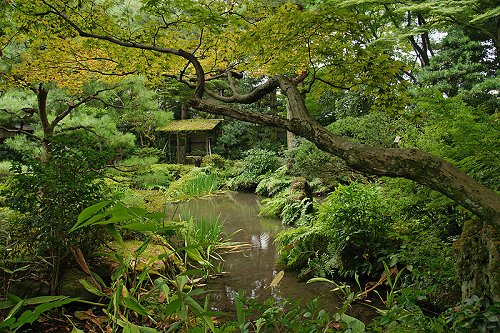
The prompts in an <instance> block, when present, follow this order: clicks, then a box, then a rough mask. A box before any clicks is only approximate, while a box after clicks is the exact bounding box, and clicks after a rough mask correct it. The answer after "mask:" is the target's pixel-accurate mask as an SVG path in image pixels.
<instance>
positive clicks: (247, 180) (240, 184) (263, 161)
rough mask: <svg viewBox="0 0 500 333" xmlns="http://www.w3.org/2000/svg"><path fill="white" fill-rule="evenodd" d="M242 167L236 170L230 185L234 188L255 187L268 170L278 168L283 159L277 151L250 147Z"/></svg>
mask: <svg viewBox="0 0 500 333" xmlns="http://www.w3.org/2000/svg"><path fill="white" fill-rule="evenodd" d="M245 155H246V156H245V158H244V159H243V163H242V165H241V169H239V170H235V171H234V172H235V173H236V174H237V175H236V177H234V178H233V179H232V180H230V182H229V183H228V186H229V187H230V188H232V189H235V190H236V189H239V190H241V189H253V188H255V187H256V186H257V184H258V183H259V182H260V180H261V179H262V176H263V175H265V174H266V173H268V172H273V171H275V170H276V169H278V168H279V167H280V166H281V164H282V160H281V159H280V158H279V157H278V156H277V155H276V153H275V152H272V151H269V150H263V149H250V150H248V151H247V152H246V153H245Z"/></svg>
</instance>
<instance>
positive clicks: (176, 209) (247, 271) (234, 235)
mask: <svg viewBox="0 0 500 333" xmlns="http://www.w3.org/2000/svg"><path fill="white" fill-rule="evenodd" d="M261 199H262V198H261V197H259V196H256V195H254V194H250V193H240V192H226V193H225V194H223V195H218V196H213V197H207V198H201V199H196V200H190V201H188V202H182V203H180V204H178V206H177V204H176V205H171V207H169V208H168V211H169V212H170V214H177V215H182V216H184V215H187V214H189V215H190V216H193V217H197V218H202V219H207V220H213V218H214V217H217V216H218V217H219V218H220V220H221V221H222V222H223V225H224V232H225V233H226V234H227V235H231V240H232V241H237V242H244V243H249V244H251V245H252V247H251V248H250V249H249V250H245V251H242V252H237V253H230V254H226V255H224V256H223V258H224V260H225V262H224V263H223V270H224V271H225V272H227V274H224V275H223V276H222V277H220V278H217V279H214V280H213V281H211V282H209V285H208V286H207V288H208V289H210V290H211V300H212V304H213V307H214V310H220V311H224V312H232V311H233V310H234V305H233V303H232V300H233V298H234V295H235V293H237V292H238V291H240V290H242V291H244V292H245V295H246V296H247V297H252V298H257V299H259V300H264V299H267V298H269V297H273V298H274V299H276V300H281V299H285V298H287V299H295V300H299V301H303V302H307V300H310V299H312V298H315V297H320V298H321V300H322V301H321V304H322V306H323V308H325V309H328V310H330V311H335V310H336V309H338V308H339V307H340V306H341V304H342V301H341V300H340V299H339V297H338V296H337V295H335V294H334V293H332V292H331V291H330V289H331V285H328V284H318V283H315V284H310V285H308V284H306V283H305V282H303V281H299V279H298V277H297V274H296V273H293V272H286V273H285V276H284V277H283V279H282V280H281V282H280V283H279V284H278V285H277V286H276V287H269V285H270V283H271V281H272V280H273V278H274V277H275V276H276V274H277V273H278V272H279V271H280V268H278V267H276V265H275V261H276V258H277V254H276V247H275V245H274V243H273V241H274V237H275V235H276V234H277V233H278V232H279V231H280V230H283V229H284V227H283V225H282V224H281V221H280V220H278V219H271V218H264V217H260V216H259V209H260V206H261V203H260V201H261ZM359 310H363V309H359ZM358 312H359V311H357V310H356V309H354V311H353V312H351V313H352V315H355V316H356V315H357V316H358V318H359V316H360V317H364V315H363V314H361V313H358ZM361 312H364V311H361ZM360 319H362V318H360Z"/></svg>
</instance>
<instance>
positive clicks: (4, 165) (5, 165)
mask: <svg viewBox="0 0 500 333" xmlns="http://www.w3.org/2000/svg"><path fill="white" fill-rule="evenodd" d="M11 167H12V162H10V161H0V178H3V177H5V176H8V175H10V168H11Z"/></svg>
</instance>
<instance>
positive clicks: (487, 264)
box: [453, 219, 500, 302]
mask: <svg viewBox="0 0 500 333" xmlns="http://www.w3.org/2000/svg"><path fill="white" fill-rule="evenodd" d="M499 246H500V232H499V231H498V230H496V229H495V228H494V227H493V226H491V225H489V224H486V223H484V222H483V221H480V220H477V219H474V220H471V221H468V222H466V223H465V225H464V229H463V231H462V234H461V235H460V238H459V239H458V240H457V241H456V242H455V244H454V246H453V247H454V250H455V255H456V257H457V265H456V270H457V280H458V282H459V283H460V284H461V287H462V299H467V298H470V297H471V296H472V295H477V296H479V297H488V298H489V299H491V300H492V301H494V302H499V301H500V253H499V252H500V247H499Z"/></svg>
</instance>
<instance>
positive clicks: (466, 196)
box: [2, 0, 500, 229]
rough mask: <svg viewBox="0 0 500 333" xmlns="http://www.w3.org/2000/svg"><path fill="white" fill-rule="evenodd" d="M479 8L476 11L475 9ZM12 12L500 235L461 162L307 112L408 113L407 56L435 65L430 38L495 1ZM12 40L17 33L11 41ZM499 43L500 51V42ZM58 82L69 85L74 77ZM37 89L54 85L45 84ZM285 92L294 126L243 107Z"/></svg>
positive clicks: (90, 4) (198, 4)
mask: <svg viewBox="0 0 500 333" xmlns="http://www.w3.org/2000/svg"><path fill="white" fill-rule="evenodd" d="M472 3H473V4H476V5H477V6H475V7H474V8H475V9H477V10H476V11H471V10H469V5H470V4H472ZM11 4H12V6H13V7H12V8H14V9H15V10H14V11H13V13H14V14H15V16H14V17H15V18H16V17H17V19H18V20H19V21H22V22H23V24H21V26H23V28H19V31H23V33H24V30H27V31H29V33H28V34H26V35H27V36H30V34H31V36H32V38H33V39H34V40H39V39H38V38H39V37H38V36H39V35H43V36H45V38H43V39H42V40H41V42H40V43H41V44H43V45H47V46H49V45H51V43H55V41H59V42H60V43H62V44H60V45H63V47H59V48H58V50H59V51H60V52H61V53H60V55H59V56H62V55H66V56H68V55H70V54H73V55H74V54H75V53H73V52H71V45H73V44H72V43H77V44H78V45H80V46H82V49H81V50H79V51H78V52H76V53H77V54H78V55H79V56H85V54H87V53H88V52H104V53H105V58H106V59H109V61H106V63H107V64H108V66H110V67H108V68H106V70H109V71H110V72H113V73H129V72H138V73H141V74H144V75H147V76H148V77H150V78H151V80H152V81H153V82H155V83H156V84H158V85H160V84H165V82H166V79H175V80H177V81H179V82H182V83H184V84H185V85H187V86H188V87H190V88H192V89H193V95H192V98H191V101H190V106H191V107H192V108H194V109H197V110H200V111H205V112H208V113H212V114H216V115H222V116H229V117H233V118H236V119H239V120H243V121H247V122H252V123H258V124H263V125H270V126H276V127H281V128H284V129H286V130H287V131H290V132H293V133H295V134H297V135H299V136H302V137H304V138H306V139H308V140H309V141H311V142H313V143H314V144H316V145H317V146H318V147H319V148H320V149H322V150H324V151H326V152H328V153H331V154H333V155H335V156H338V157H340V158H342V159H343V160H344V161H345V162H346V164H347V165H348V166H349V167H351V168H353V169H355V170H358V171H361V172H365V173H369V174H374V175H379V176H390V177H403V178H407V179H410V180H413V181H415V182H417V183H419V184H422V185H425V186H428V187H430V188H432V189H434V190H436V191H438V192H440V193H442V194H444V195H446V196H448V197H449V198H451V199H452V200H454V201H455V202H457V203H459V204H460V205H462V206H464V207H466V208H467V209H469V210H470V211H471V212H473V213H474V214H476V215H477V216H479V217H480V218H482V219H483V220H485V221H486V222H487V223H488V224H489V225H492V226H493V227H494V228H497V229H498V227H499V226H500V196H498V195H497V194H496V193H495V192H494V191H492V190H491V189H488V188H487V187H485V186H483V185H482V184H480V183H479V182H477V181H476V180H474V179H473V178H471V177H469V176H468V175H466V174H465V173H463V172H462V171H460V170H459V169H458V168H457V167H455V166H454V165H453V164H451V163H449V162H448V161H446V160H444V159H442V158H439V157H437V156H434V155H431V154H429V153H426V152H424V151H420V150H416V149H399V148H381V147H370V146H367V145H363V144H359V143H355V142H352V141H350V140H348V139H346V138H344V137H340V136H337V135H334V134H333V133H331V132H330V131H329V130H327V129H326V128H324V127H323V126H321V125H319V124H318V123H317V122H316V121H315V120H314V119H313V118H312V117H311V115H310V113H309V110H308V108H307V104H306V99H307V98H308V96H314V94H318V93H319V92H321V91H323V90H326V89H334V90H349V91H352V92H359V93H360V94H370V95H371V96H373V98H374V99H375V103H374V108H376V109H380V110H387V111H390V112H397V110H398V109H400V108H403V107H405V103H406V97H407V95H406V88H405V86H406V84H407V83H408V81H409V80H411V77H412V73H411V67H409V66H408V64H407V62H406V61H405V59H407V58H412V55H411V53H409V52H408V50H411V49H413V50H414V51H415V52H416V56H417V57H418V58H419V60H420V62H421V63H422V64H423V65H427V64H428V60H429V59H428V58H429V57H430V56H432V49H431V48H430V41H429V32H430V31H432V29H439V28H440V27H443V26H445V25H450V24H454V22H456V21H460V22H461V23H462V24H463V25H467V26H471V25H473V24H478V25H479V24H481V23H484V24H486V23H487V21H489V20H491V19H492V18H494V17H495V16H498V9H495V7H492V3H490V2H488V1H469V0H467V1H465V0H464V1H458V2H457V1H450V2H446V3H441V4H439V3H438V2H437V1H424V2H421V1H408V2H407V3H403V4H401V3H399V2H394V3H389V4H388V2H386V1H381V2H380V3H379V2H372V1H370V2H368V1H354V0H351V1H317V2H314V4H312V5H308V6H306V7H304V6H298V5H295V4H290V3H288V2H284V3H283V4H279V3H278V4H276V5H273V4H272V3H269V2H266V1H204V0H201V1H194V0H191V1H177V0H161V1H160V0H146V1H128V2H122V1H106V2H101V1H92V0H87V1H83V0H80V1H63V0H36V1H24V0H19V1H12V2H11ZM413 15H414V16H413ZM450 18H451V19H450ZM379 19H383V20H379ZM450 21H451V22H452V23H450ZM485 22H486V23H485ZM405 25H406V27H405V29H403V31H401V27H402V26H405ZM28 27H29V28H28ZM435 31H438V30H435ZM481 31H483V32H484V29H482V30H481ZM4 33H5V32H4ZM483 35H489V32H488V31H487V33H484V34H483ZM7 36H9V32H6V34H5V36H3V37H2V38H3V40H4V41H7V40H8V38H9V37H7ZM10 36H12V33H10ZM492 40H493V44H494V46H495V47H498V39H497V36H493V37H492ZM402 41H404V42H402ZM92 57H95V58H101V56H92ZM40 59H41V60H40V61H41V62H40V67H42V68H43V67H44V64H51V65H53V66H54V67H56V68H57V69H61V68H64V66H63V67H61V66H59V65H60V64H61V62H60V61H59V62H58V64H57V66H55V64H54V63H53V62H51V61H50V60H48V59H47V58H45V59H43V58H40ZM45 67H46V66H45ZM87 70H88V68H87ZM49 73H50V72H49ZM242 73H244V74H242ZM44 75H49V74H44ZM241 75H249V76H253V77H259V78H260V84H257V85H255V86H254V87H253V89H250V90H247V91H243V92H242V91H240V89H238V84H237V81H238V77H241ZM51 79H52V80H56V81H57V82H59V83H60V84H63V85H64V84H69V83H68V82H69V81H68V82H65V80H64V76H62V77H57V76H51ZM34 80H35V81H43V80H44V76H43V75H40V76H39V77H38V78H34ZM216 80H225V81H226V82H227V86H228V87H229V89H227V91H228V92H226V93H225V94H222V95H221V94H220V93H219V92H218V91H215V90H213V89H211V84H212V82H214V81H216ZM70 85H71V84H70ZM276 90H279V91H280V93H281V94H283V95H284V96H286V99H287V105H288V111H289V115H288V118H287V117H283V116H280V115H277V114H267V113H259V112H255V111H249V110H245V109H243V108H239V107H238V104H252V103H255V102H257V101H259V100H261V99H262V98H264V97H265V96H266V95H268V94H270V93H272V92H275V91H276Z"/></svg>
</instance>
